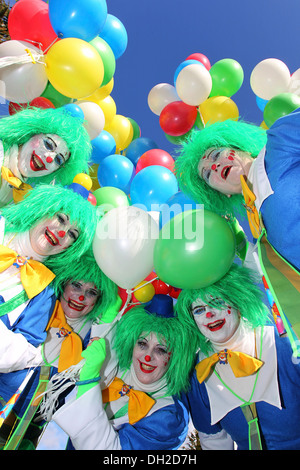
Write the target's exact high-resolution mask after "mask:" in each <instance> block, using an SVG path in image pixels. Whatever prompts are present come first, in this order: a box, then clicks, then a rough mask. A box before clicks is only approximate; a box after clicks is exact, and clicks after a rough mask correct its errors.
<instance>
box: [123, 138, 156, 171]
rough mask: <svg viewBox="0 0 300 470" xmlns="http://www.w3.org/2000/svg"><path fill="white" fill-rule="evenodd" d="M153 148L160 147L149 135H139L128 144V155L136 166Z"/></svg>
mask: <svg viewBox="0 0 300 470" xmlns="http://www.w3.org/2000/svg"><path fill="white" fill-rule="evenodd" d="M151 149H158V145H157V144H156V143H155V142H154V141H153V140H151V139H149V138H148V137H138V138H137V139H134V140H133V141H132V142H131V143H130V144H129V145H128V147H127V149H126V157H127V158H129V160H131V161H132V163H133V164H134V166H136V164H137V162H138V160H139V158H140V157H141V156H142V155H143V154H144V153H145V152H147V151H148V150H151Z"/></svg>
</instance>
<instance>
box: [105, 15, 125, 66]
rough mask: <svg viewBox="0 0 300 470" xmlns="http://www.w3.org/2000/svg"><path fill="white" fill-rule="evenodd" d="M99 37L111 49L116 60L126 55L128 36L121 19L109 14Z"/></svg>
mask: <svg viewBox="0 0 300 470" xmlns="http://www.w3.org/2000/svg"><path fill="white" fill-rule="evenodd" d="M99 36H100V37H101V38H102V39H104V41H106V42H107V44H108V45H109V46H110V47H111V49H112V51H113V53H114V56H115V59H118V58H119V57H121V55H122V54H124V52H125V50H126V48H127V43H128V36H127V31H126V29H125V26H124V25H123V23H122V22H121V21H120V20H119V18H117V17H116V16H114V15H110V14H108V15H107V18H106V21H105V24H104V27H103V28H102V30H101V33H100V34H99Z"/></svg>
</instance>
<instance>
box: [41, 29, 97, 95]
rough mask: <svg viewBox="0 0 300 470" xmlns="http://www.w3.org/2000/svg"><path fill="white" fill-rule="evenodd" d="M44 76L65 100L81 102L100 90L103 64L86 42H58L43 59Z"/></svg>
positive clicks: (80, 40) (65, 40)
mask: <svg viewBox="0 0 300 470" xmlns="http://www.w3.org/2000/svg"><path fill="white" fill-rule="evenodd" d="M45 64H46V74H47V77H48V79H49V81H50V83H51V84H52V85H53V87H54V88H55V89H56V90H57V91H58V92H59V93H61V94H63V95H64V96H67V97H68V98H77V99H78V98H83V97H86V96H88V95H91V94H92V93H94V91H95V90H97V88H99V87H100V85H101V83H102V81H103V76H104V67H103V62H102V59H101V57H100V55H99V54H98V52H97V51H96V49H95V48H94V47H93V46H91V44H89V43H88V42H86V41H83V40H82V39H78V38H66V39H61V40H60V41H58V42H56V43H55V44H53V46H51V48H50V49H49V51H48V53H47V55H46V56H45Z"/></svg>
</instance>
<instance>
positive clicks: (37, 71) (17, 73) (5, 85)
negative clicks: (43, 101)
mask: <svg viewBox="0 0 300 470" xmlns="http://www.w3.org/2000/svg"><path fill="white" fill-rule="evenodd" d="M26 49H29V51H30V52H31V54H32V55H33V54H35V55H36V54H39V55H42V53H41V51H40V50H39V49H38V48H37V47H35V46H32V45H31V44H29V43H27V42H25V41H16V40H11V41H5V42H3V43H2V44H0V64H1V63H2V64H3V63H5V62H6V61H7V60H9V58H11V59H12V61H15V62H16V63H15V64H13V65H8V66H5V67H1V68H0V80H1V82H2V83H1V95H2V96H3V98H5V99H6V100H8V101H13V102H17V103H27V102H30V101H31V100H33V99H34V98H37V97H38V96H40V95H41V94H42V93H43V91H44V90H45V88H46V86H47V83H48V78H47V74H46V67H45V65H44V64H43V63H38V62H36V63H33V62H32V59H30V55H29V54H28V52H27V51H26ZM24 56H28V58H29V60H30V61H29V62H28V63H18V61H20V58H21V57H24Z"/></svg>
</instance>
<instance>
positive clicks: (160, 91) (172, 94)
mask: <svg viewBox="0 0 300 470" xmlns="http://www.w3.org/2000/svg"><path fill="white" fill-rule="evenodd" d="M173 101H179V97H178V95H177V93H176V89H175V87H174V86H172V85H170V84H169V83H159V84H158V85H155V86H154V87H153V88H152V89H151V90H150V92H149V94H148V106H149V108H150V109H151V111H152V112H153V113H154V114H157V115H158V116H159V115H160V113H161V112H162V110H163V109H164V108H165V107H166V106H167V104H169V103H173Z"/></svg>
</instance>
